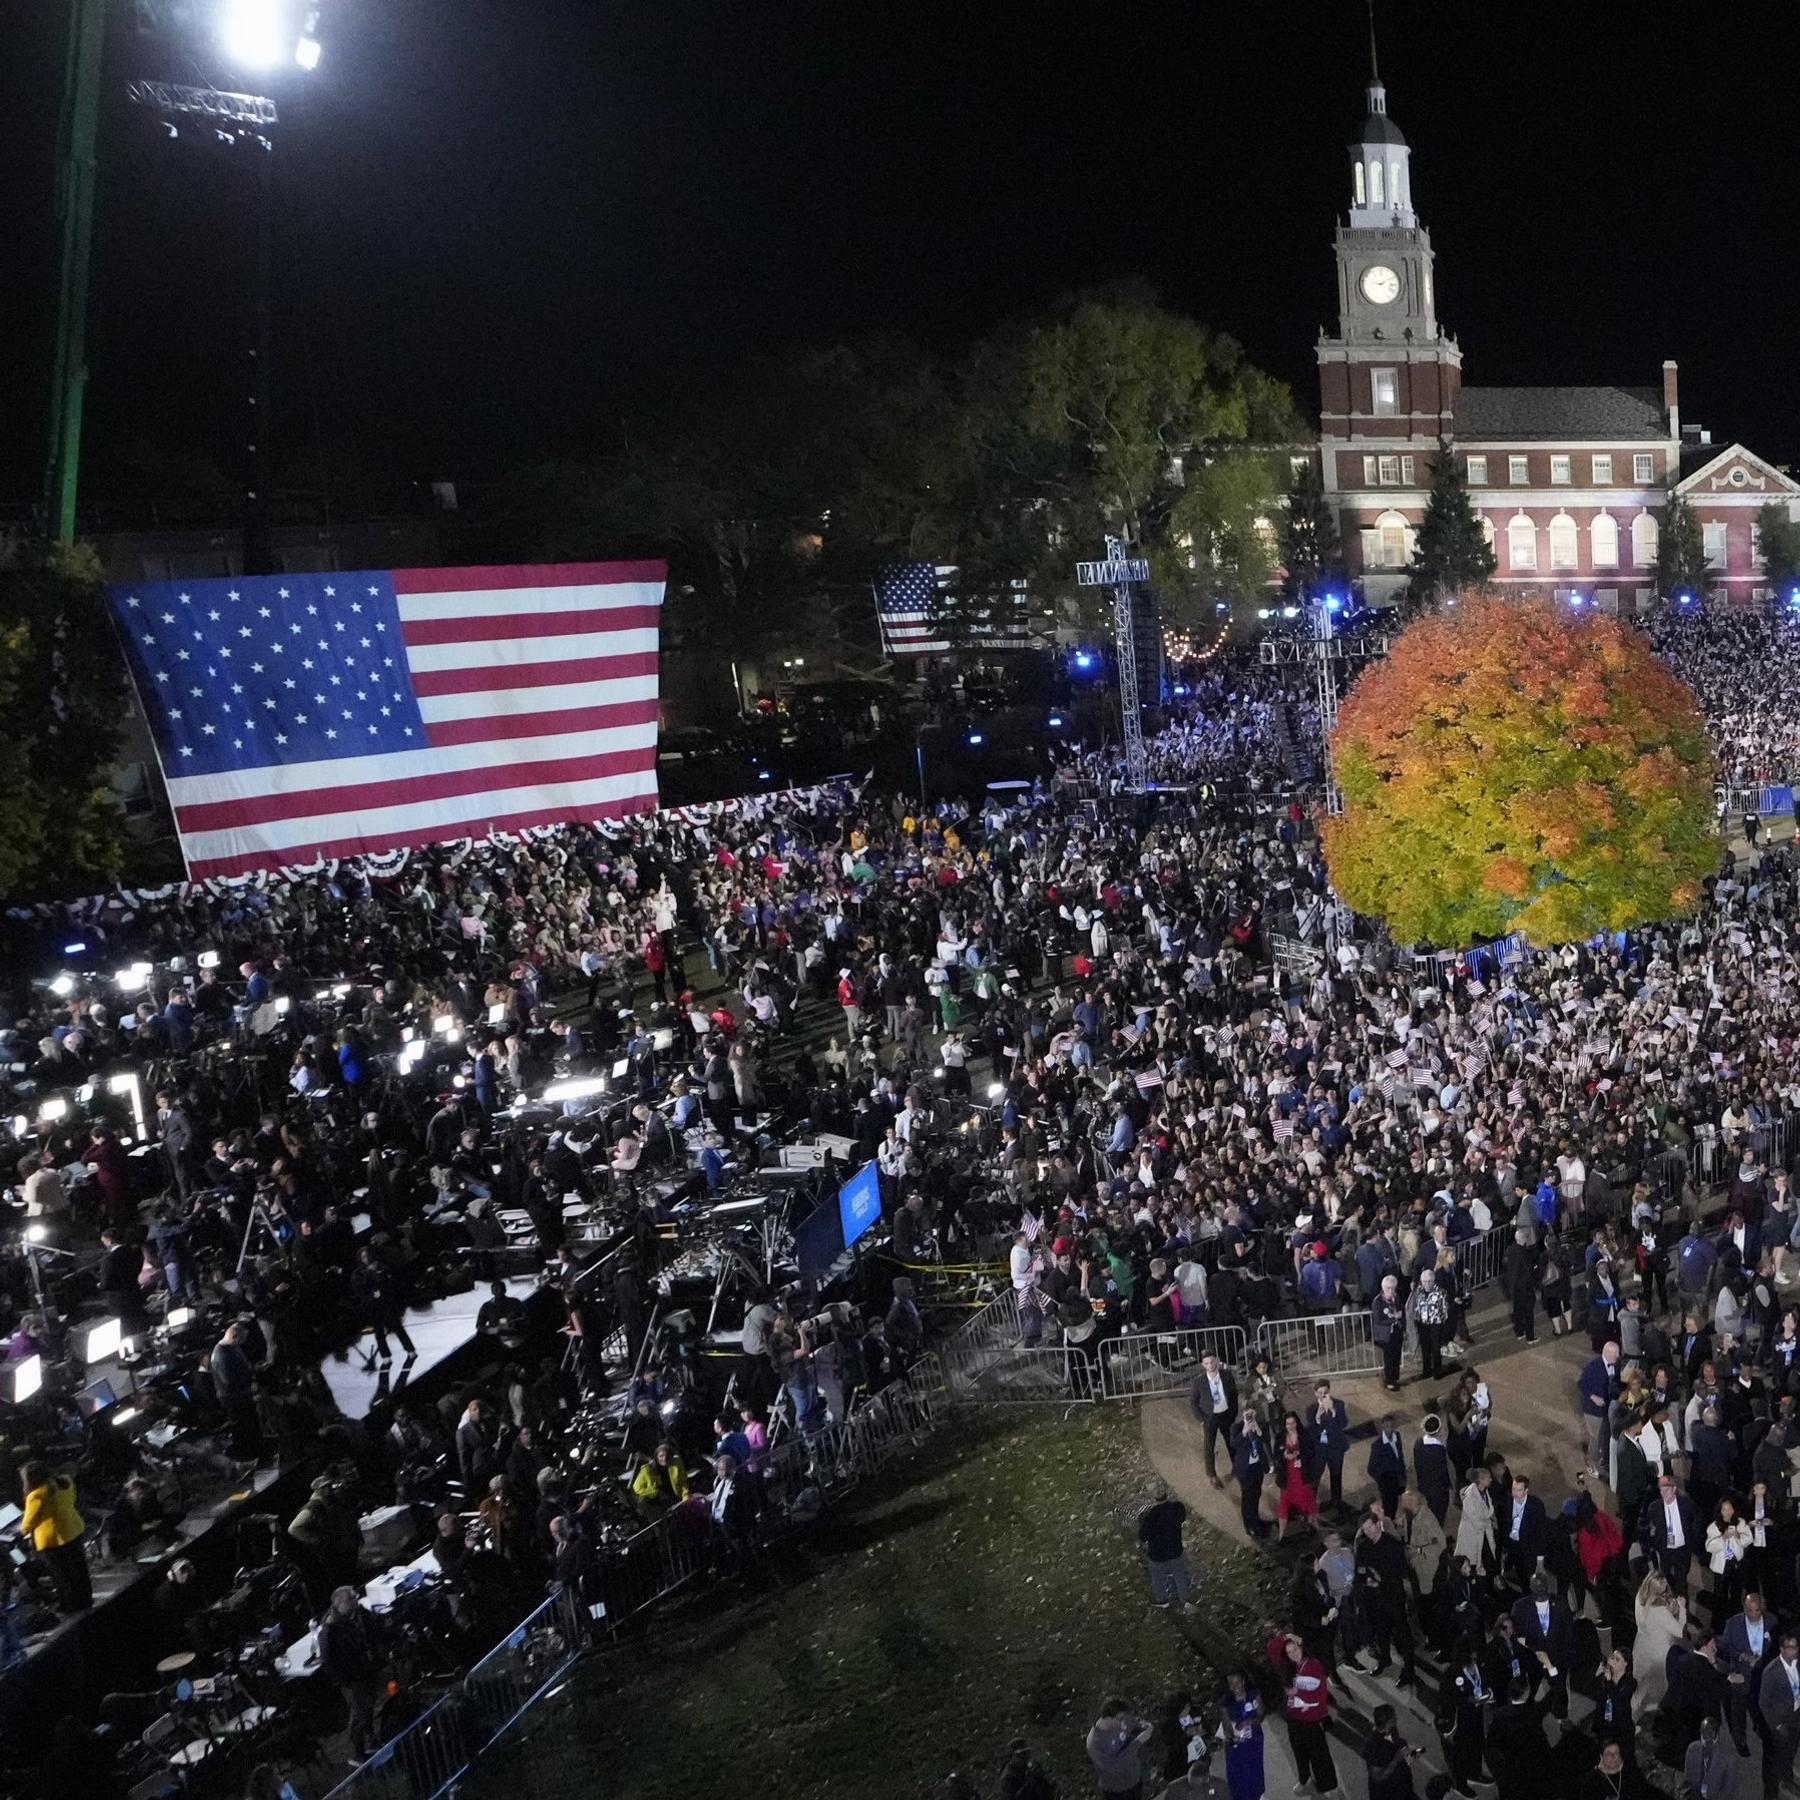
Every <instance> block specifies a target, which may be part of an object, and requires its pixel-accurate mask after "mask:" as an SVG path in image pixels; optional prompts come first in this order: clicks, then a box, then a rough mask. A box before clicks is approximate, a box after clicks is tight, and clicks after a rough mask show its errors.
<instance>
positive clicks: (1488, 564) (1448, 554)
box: [1406, 449, 1495, 606]
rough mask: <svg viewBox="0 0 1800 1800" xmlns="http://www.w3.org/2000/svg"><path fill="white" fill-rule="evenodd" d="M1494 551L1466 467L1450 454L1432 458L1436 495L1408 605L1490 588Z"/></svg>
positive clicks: (1423, 524)
mask: <svg viewBox="0 0 1800 1800" xmlns="http://www.w3.org/2000/svg"><path fill="white" fill-rule="evenodd" d="M1494 566H1495V565H1494V547H1493V545H1491V544H1490V543H1489V542H1488V541H1487V538H1486V536H1485V535H1484V534H1483V532H1482V529H1481V518H1480V515H1479V514H1477V512H1476V511H1475V508H1474V507H1473V505H1471V504H1470V501H1469V489H1468V485H1467V484H1466V483H1465V482H1464V480H1463V472H1462V464H1461V463H1460V462H1459V461H1458V460H1457V458H1456V456H1455V455H1454V454H1453V453H1452V452H1451V451H1449V450H1448V449H1445V450H1440V451H1439V452H1438V453H1437V455H1436V456H1434V457H1433V458H1432V459H1431V496H1430V498H1429V499H1428V500H1427V501H1426V502H1425V517H1424V518H1423V519H1421V520H1420V521H1419V531H1418V536H1417V538H1416V539H1415V541H1414V544H1413V559H1412V569H1411V576H1412V580H1411V583H1410V585H1409V587H1408V589H1407V596H1406V597H1407V600H1408V601H1409V602H1410V603H1412V604H1415V605H1420V606H1425V605H1429V604H1431V603H1432V602H1433V601H1435V600H1438V599H1441V598H1442V597H1443V596H1444V595H1445V594H1465V593H1472V592H1477V591H1479V590H1480V589H1482V588H1485V587H1486V586H1487V584H1488V583H1489V581H1491V580H1492V579H1493V574H1494Z"/></svg>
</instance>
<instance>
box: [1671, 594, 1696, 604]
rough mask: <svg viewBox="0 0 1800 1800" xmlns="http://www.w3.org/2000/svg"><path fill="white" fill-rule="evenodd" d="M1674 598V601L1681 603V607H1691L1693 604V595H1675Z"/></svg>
mask: <svg viewBox="0 0 1800 1800" xmlns="http://www.w3.org/2000/svg"><path fill="white" fill-rule="evenodd" d="M1675 598H1676V599H1677V600H1678V601H1679V602H1680V603H1681V604H1682V605H1683V606H1692V605H1693V604H1694V596H1693V595H1692V594H1677V595H1676V596H1675Z"/></svg>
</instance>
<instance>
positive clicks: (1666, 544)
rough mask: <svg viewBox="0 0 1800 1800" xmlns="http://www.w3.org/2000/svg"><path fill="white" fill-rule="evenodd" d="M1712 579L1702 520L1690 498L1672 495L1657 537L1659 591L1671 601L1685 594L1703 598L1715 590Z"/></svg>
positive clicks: (1657, 590) (1657, 581)
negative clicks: (1708, 565) (1701, 526)
mask: <svg viewBox="0 0 1800 1800" xmlns="http://www.w3.org/2000/svg"><path fill="white" fill-rule="evenodd" d="M1712 579H1713V578H1712V570H1711V569H1710V568H1708V567H1707V563H1706V541H1705V539H1704V538H1703V537H1702V536H1701V533H1700V521H1699V519H1698V518H1697V517H1696V516H1695V514H1694V509H1693V507H1691V506H1690V505H1689V504H1688V503H1687V501H1685V500H1683V499H1682V498H1681V496H1680V495H1679V494H1676V495H1672V496H1671V497H1670V499H1669V507H1668V511H1667V512H1665V513H1664V514H1663V521H1662V534H1661V536H1660V537H1658V539H1657V541H1656V592H1657V595H1658V597H1659V598H1661V599H1663V600H1670V601H1674V600H1679V599H1681V598H1682V597H1683V596H1689V597H1691V598H1693V599H1695V600H1702V601H1703V600H1705V599H1706V597H1707V595H1708V594H1710V593H1711V592H1712Z"/></svg>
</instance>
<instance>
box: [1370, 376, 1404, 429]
mask: <svg viewBox="0 0 1800 1800" xmlns="http://www.w3.org/2000/svg"><path fill="white" fill-rule="evenodd" d="M1369 388H1370V392H1371V394H1372V396H1373V399H1374V406H1375V416H1376V418H1378V419H1391V418H1392V417H1393V416H1394V414H1395V413H1397V412H1398V411H1399V410H1400V375H1399V372H1398V370H1395V369H1371V370H1370V371H1369Z"/></svg>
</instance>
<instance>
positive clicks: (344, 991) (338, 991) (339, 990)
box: [331, 981, 350, 1000]
mask: <svg viewBox="0 0 1800 1800" xmlns="http://www.w3.org/2000/svg"><path fill="white" fill-rule="evenodd" d="M349 995H350V984H349V982H347V981H340V982H339V983H338V984H337V986H336V987H334V988H333V989H332V990H331V997H332V999H334V1000H345V999H348V998H349Z"/></svg>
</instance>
